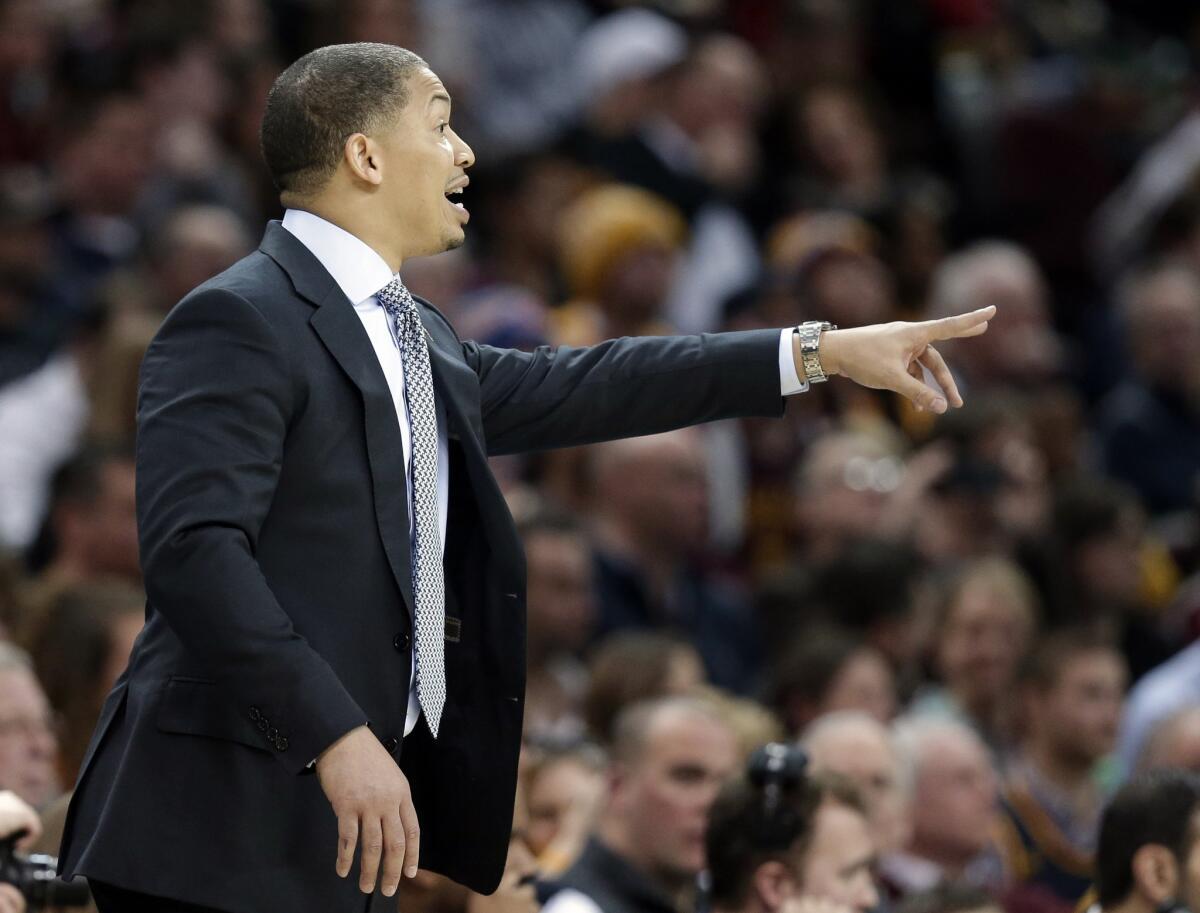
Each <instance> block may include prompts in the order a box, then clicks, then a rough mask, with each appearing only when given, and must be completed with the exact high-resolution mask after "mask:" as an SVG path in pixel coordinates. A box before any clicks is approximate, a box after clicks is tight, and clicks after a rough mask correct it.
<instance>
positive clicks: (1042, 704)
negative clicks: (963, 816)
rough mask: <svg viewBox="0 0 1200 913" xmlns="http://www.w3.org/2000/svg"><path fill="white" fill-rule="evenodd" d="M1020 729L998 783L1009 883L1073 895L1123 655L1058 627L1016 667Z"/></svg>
mask: <svg viewBox="0 0 1200 913" xmlns="http://www.w3.org/2000/svg"><path fill="white" fill-rule="evenodd" d="M1023 677H1024V694H1023V697H1024V698H1025V709H1026V714H1025V716H1026V731H1025V736H1024V738H1023V739H1022V741H1021V744H1020V748H1019V750H1018V753H1017V758H1016V760H1015V761H1014V762H1013V763H1012V764H1011V765H1010V767H1009V770H1008V776H1007V778H1006V782H1005V784H1004V789H1003V808H1004V812H1005V815H1004V820H1005V822H1006V826H1005V827H1004V829H1003V833H1004V835H1005V839H1004V844H1005V852H1006V855H1007V860H1008V864H1009V867H1010V869H1011V871H1012V873H1013V875H1014V877H1015V878H1016V880H1017V881H1018V882H1021V883H1023V884H1026V885H1038V886H1041V887H1043V888H1046V889H1048V890H1049V891H1050V892H1051V893H1052V894H1054V895H1055V896H1057V897H1058V898H1060V899H1061V900H1063V901H1065V902H1066V903H1067V904H1070V905H1073V904H1074V903H1076V902H1077V901H1078V900H1079V898H1080V897H1081V896H1082V895H1083V893H1084V892H1085V891H1086V890H1087V887H1088V885H1089V884H1090V882H1091V878H1092V855H1093V852H1094V850H1095V845H1096V834H1097V827H1098V825H1099V821H1100V810H1101V808H1102V806H1103V802H1104V798H1103V793H1102V790H1101V785H1100V783H1099V782H1098V781H1097V779H1096V775H1097V770H1096V765H1097V763H1098V762H1099V761H1100V760H1101V759H1102V758H1104V757H1105V756H1106V755H1108V754H1109V753H1110V752H1111V751H1112V750H1113V747H1114V746H1115V745H1116V737H1117V724H1118V722H1119V721H1120V717H1121V700H1122V698H1123V696H1124V693H1125V682H1126V671H1125V661H1124V660H1123V659H1122V658H1121V654H1120V653H1118V652H1117V651H1116V649H1115V648H1114V647H1113V646H1112V644H1111V642H1110V641H1109V640H1108V639H1107V638H1106V637H1104V636H1103V635H1101V634H1096V633H1092V632H1090V631H1088V630H1086V629H1085V630H1077V629H1071V628H1065V629H1062V630H1060V631H1056V632H1053V633H1051V634H1050V635H1048V636H1046V637H1045V638H1043V639H1042V640H1041V641H1040V642H1039V643H1038V645H1037V646H1036V647H1035V648H1034V651H1033V654H1032V656H1031V657H1030V660H1029V663H1028V668H1027V670H1026V672H1025V674H1024V676H1023Z"/></svg>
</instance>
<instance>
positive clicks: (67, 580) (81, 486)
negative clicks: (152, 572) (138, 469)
mask: <svg viewBox="0 0 1200 913" xmlns="http://www.w3.org/2000/svg"><path fill="white" fill-rule="evenodd" d="M44 532H45V536H44V539H43V544H44V545H45V548H46V550H45V553H44V556H43V557H44V559H45V566H44V567H43V569H42V571H41V574H40V575H39V578H38V582H37V587H38V589H39V590H40V591H42V592H43V593H49V592H53V591H54V590H55V589H57V588H58V587H61V586H65V585H68V584H71V583H79V582H83V581H86V580H93V579H95V578H97V577H102V576H110V575H111V576H115V577H120V578H123V579H125V580H129V581H131V582H133V583H140V582H141V570H140V566H139V563H138V543H137V518H136V515H135V513H134V464H133V456H132V454H131V453H129V451H127V450H125V449H123V448H118V449H115V450H114V449H106V448H101V447H97V448H91V449H87V450H84V451H83V452H81V453H80V454H79V455H78V456H76V457H75V458H74V459H72V460H71V461H70V462H69V463H67V464H66V465H65V466H63V467H62V468H61V469H60V470H59V471H58V474H57V475H56V476H55V479H54V485H53V496H52V499H51V508H50V522H49V524H48V526H47V527H46V529H45V531H44Z"/></svg>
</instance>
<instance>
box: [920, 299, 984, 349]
mask: <svg viewBox="0 0 1200 913" xmlns="http://www.w3.org/2000/svg"><path fill="white" fill-rule="evenodd" d="M995 315H996V306H995V305H994V304H992V305H989V306H988V307H985V308H980V309H979V310H977V311H970V312H968V313H966V314H957V315H955V316H954V317H943V318H942V319H941V320H927V321H925V322H924V323H922V324H920V326H921V327H922V328H923V329H924V331H925V338H926V339H927V340H934V339H961V338H962V337H964V336H978V335H979V334H980V333H985V332H987V328H988V323H987V322H988V321H989V320H991V319H992V318H993V317H994V316H995Z"/></svg>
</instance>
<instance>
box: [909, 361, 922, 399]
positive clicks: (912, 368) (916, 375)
mask: <svg viewBox="0 0 1200 913" xmlns="http://www.w3.org/2000/svg"><path fill="white" fill-rule="evenodd" d="M908 373H909V376H910V377H912V378H913V380H917V381H923V380H924V379H925V369H924V368H922V367H921V363H920V362H919V361H917V360H916V359H915V358H914V359H913V360H912V361H911V362H909V364H908ZM912 405H913V408H914V409H915V410H917V411H918V412H924V411H925V409H924V408H923V407H922V406H921V404H920V403H913V404H912Z"/></svg>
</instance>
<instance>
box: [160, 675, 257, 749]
mask: <svg viewBox="0 0 1200 913" xmlns="http://www.w3.org/2000/svg"><path fill="white" fill-rule="evenodd" d="M155 724H156V725H157V726H158V728H159V730H161V731H162V732H176V733H183V734H186V735H202V736H208V737H209V738H213V739H227V740H229V741H233V742H238V743H240V744H242V745H246V746H248V747H250V748H256V749H258V750H259V751H267V752H269V751H270V748H268V747H267V735H266V733H260V732H259V731H258V730H257V729H256V728H255V724H254V722H253V721H251V720H250V719H249V717H247V718H246V719H243V718H242V717H241V716H240V715H239V714H238V712H237V708H236V707H235V706H234V705H233V704H232V703H231V702H230V701H229V699H228V698H226V697H225V696H224V695H223V694H221V693H220V692H219V691H218V690H217V686H216V684H215V683H213V682H205V681H198V680H195V679H188V678H172V679H171V680H170V681H169V682H168V683H167V687H166V690H165V691H164V692H163V696H162V701H161V703H160V704H159V706H158V715H157V717H156V718H155Z"/></svg>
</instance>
